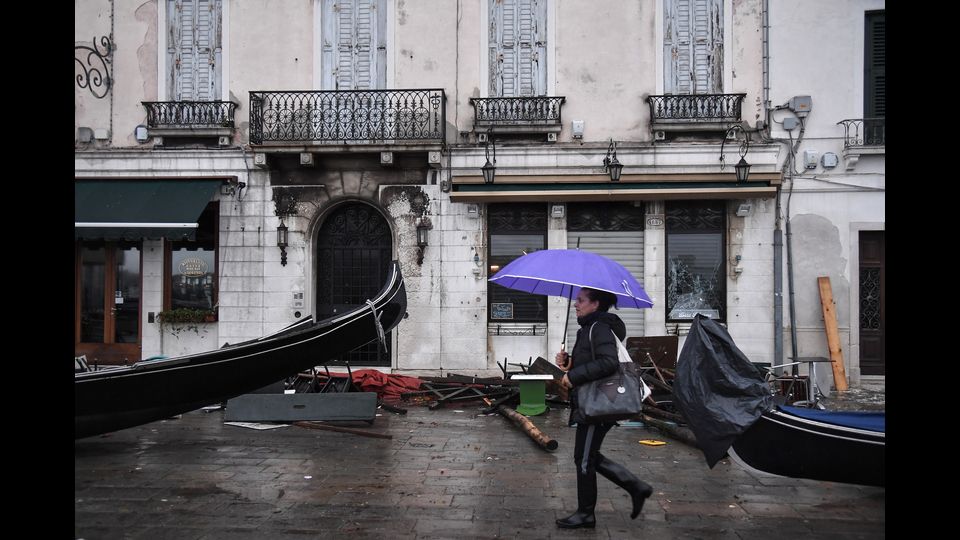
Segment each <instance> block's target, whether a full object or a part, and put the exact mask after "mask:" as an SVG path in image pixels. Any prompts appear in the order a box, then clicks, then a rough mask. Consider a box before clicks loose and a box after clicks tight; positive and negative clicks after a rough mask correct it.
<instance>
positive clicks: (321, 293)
mask: <svg viewBox="0 0 960 540" xmlns="http://www.w3.org/2000/svg"><path fill="white" fill-rule="evenodd" d="M392 248H393V246H392V236H391V233H390V227H389V225H388V224H387V221H386V219H384V218H383V216H382V215H381V214H380V212H378V211H377V210H376V209H375V208H373V207H371V206H369V205H366V204H363V203H351V204H346V205H344V206H341V207H340V208H338V209H336V210H334V211H333V212H332V213H331V214H330V215H329V216H328V217H327V219H326V220H325V221H324V223H323V225H322V226H321V227H320V232H319V234H318V238H317V317H318V318H319V319H323V318H326V317H331V316H334V315H339V314H341V313H344V312H345V311H348V310H350V309H353V308H355V307H357V306H362V305H365V304H366V301H367V300H368V299H372V298H373V297H374V296H376V294H377V293H378V292H379V291H380V288H381V287H382V286H383V283H384V281H386V279H387V272H388V270H389V267H390V260H391V254H392V252H393V249H392ZM390 341H391V334H390V333H388V334H387V339H386V348H384V347H383V346H381V345H380V343H379V341H373V342H371V343H368V344H367V345H364V346H362V347H358V348H356V349H354V350H352V351H350V352H348V353H346V354H344V355H341V356H339V357H335V358H324V359H318V363H320V364H327V365H342V364H344V363H346V362H350V365H364V366H389V365H390Z"/></svg>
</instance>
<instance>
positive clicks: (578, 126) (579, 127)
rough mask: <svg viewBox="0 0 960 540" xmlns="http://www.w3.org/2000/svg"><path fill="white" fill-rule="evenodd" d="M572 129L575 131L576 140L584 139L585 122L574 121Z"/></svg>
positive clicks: (571, 124)
mask: <svg viewBox="0 0 960 540" xmlns="http://www.w3.org/2000/svg"><path fill="white" fill-rule="evenodd" d="M570 128H571V129H572V130H573V138H574V139H582V138H583V120H574V121H573V122H571V123H570Z"/></svg>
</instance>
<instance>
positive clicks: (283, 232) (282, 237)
mask: <svg viewBox="0 0 960 540" xmlns="http://www.w3.org/2000/svg"><path fill="white" fill-rule="evenodd" d="M287 231H288V229H287V226H286V225H284V224H283V220H281V221H280V226H278V227H277V247H278V248H280V265H281V266H286V265H287V245H288V244H287Z"/></svg>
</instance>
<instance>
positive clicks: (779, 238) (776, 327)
mask: <svg viewBox="0 0 960 540" xmlns="http://www.w3.org/2000/svg"><path fill="white" fill-rule="evenodd" d="M761 13H762V15H761V17H762V23H761V24H762V26H763V109H764V113H765V116H764V130H765V131H766V138H769V137H770V5H769V0H763V2H762V7H761ZM774 208H775V215H776V217H775V220H776V225H775V226H774V229H773V365H774V366H779V365H780V364H783V229H782V221H781V219H780V186H779V185H778V186H777V198H776V206H774ZM791 305H792V304H791ZM791 320H792V319H791ZM794 341H796V340H794ZM794 357H796V353H794Z"/></svg>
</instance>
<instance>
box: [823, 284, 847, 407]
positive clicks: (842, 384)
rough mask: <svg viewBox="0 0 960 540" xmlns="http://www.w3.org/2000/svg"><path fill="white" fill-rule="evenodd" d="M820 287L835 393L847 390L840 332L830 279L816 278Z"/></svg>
mask: <svg viewBox="0 0 960 540" xmlns="http://www.w3.org/2000/svg"><path fill="white" fill-rule="evenodd" d="M817 284H818V285H819V286H820V306H821V307H822V308H823V325H824V328H825V329H826V331H827V347H829V348H830V365H831V366H833V385H834V386H835V387H836V388H837V391H839V392H843V391H846V389H847V373H846V371H845V370H844V368H843V350H842V349H841V348H840V330H839V329H838V328H837V312H836V310H835V309H834V307H833V289H832V288H831V287H830V278H829V277H828V276H820V277H818V278H817Z"/></svg>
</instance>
